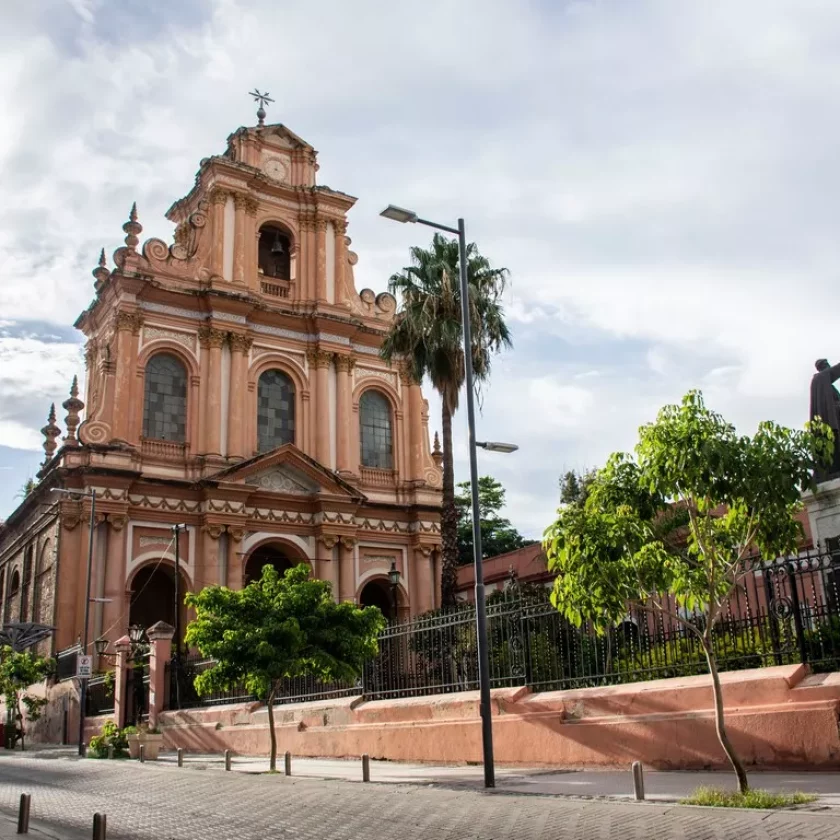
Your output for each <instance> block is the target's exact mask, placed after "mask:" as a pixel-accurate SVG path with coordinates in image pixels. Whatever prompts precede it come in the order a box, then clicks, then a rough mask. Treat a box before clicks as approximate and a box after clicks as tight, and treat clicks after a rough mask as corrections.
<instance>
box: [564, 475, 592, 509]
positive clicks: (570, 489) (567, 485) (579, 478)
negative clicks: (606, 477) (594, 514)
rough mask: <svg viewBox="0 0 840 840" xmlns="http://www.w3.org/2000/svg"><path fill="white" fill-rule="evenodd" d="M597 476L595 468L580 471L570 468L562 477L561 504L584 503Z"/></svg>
mask: <svg viewBox="0 0 840 840" xmlns="http://www.w3.org/2000/svg"><path fill="white" fill-rule="evenodd" d="M594 478H595V470H585V471H584V472H581V473H578V472H575V471H574V470H569V471H568V472H567V473H566V474H565V475H564V476H563V477H562V478H561V479H560V504H563V505H583V504H585V502H586V497H587V496H588V495H589V488H590V487H591V486H592V482H593V480H594Z"/></svg>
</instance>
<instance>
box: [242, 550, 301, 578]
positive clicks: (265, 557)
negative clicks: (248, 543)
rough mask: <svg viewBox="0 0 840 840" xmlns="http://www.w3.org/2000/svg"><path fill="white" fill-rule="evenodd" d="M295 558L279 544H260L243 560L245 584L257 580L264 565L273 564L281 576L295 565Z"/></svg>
mask: <svg viewBox="0 0 840 840" xmlns="http://www.w3.org/2000/svg"><path fill="white" fill-rule="evenodd" d="M297 563H298V561H297V560H293V559H291V558H290V557H289V555H288V554H287V553H286V551H285V549H284V547H283V546H280V545H272V544H270V543H269V544H268V545H261V546H260V547H259V548H258V549H256V550H255V551H254V552H253V553H252V554H251V556H250V557H249V558H248V559H247V560H246V562H245V580H244V585H245V586H247V585H248V584H249V583H251V581H254V580H259V579H260V577H262V570H263V568H264V567H265V566H273V567H274V569H275V570H276V571H277V574H278V575H280V576H281V577H282V576H283V574H285V572H286V571H288V570H289V569H291V568H292V566H296V565H297Z"/></svg>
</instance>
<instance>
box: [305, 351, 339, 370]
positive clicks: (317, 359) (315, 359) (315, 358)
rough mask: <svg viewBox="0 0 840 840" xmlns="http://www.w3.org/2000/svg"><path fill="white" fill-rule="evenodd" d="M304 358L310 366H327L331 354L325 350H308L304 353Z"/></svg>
mask: <svg viewBox="0 0 840 840" xmlns="http://www.w3.org/2000/svg"><path fill="white" fill-rule="evenodd" d="M306 359H307V361H308V362H309V364H310V365H312V367H315V368H328V367H329V366H330V362H331V361H332V360H333V354H332V353H328V352H327V351H325V350H309V351H307V353H306Z"/></svg>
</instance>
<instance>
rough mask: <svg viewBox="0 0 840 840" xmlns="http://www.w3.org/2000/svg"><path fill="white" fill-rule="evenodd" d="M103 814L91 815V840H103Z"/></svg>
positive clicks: (104, 821)
mask: <svg viewBox="0 0 840 840" xmlns="http://www.w3.org/2000/svg"><path fill="white" fill-rule="evenodd" d="M105 823H106V820H105V814H94V815H93V840H105Z"/></svg>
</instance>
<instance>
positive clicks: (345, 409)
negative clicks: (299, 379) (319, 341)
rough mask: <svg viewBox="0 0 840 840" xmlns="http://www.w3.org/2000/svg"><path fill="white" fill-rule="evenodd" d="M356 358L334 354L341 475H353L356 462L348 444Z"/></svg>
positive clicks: (337, 437) (338, 452) (337, 462)
mask: <svg viewBox="0 0 840 840" xmlns="http://www.w3.org/2000/svg"><path fill="white" fill-rule="evenodd" d="M355 365H356V360H355V359H354V358H353V357H352V356H345V355H341V354H336V356H335V369H336V399H335V408H336V469H337V470H338V472H339V473H340V474H342V475H347V476H350V475H353V474H354V473H355V471H356V470H357V469H358V464H353V460H352V457H351V454H352V448H351V445H350V438H351V428H352V423H351V422H350V418H351V417H352V414H353V368H354V367H355Z"/></svg>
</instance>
